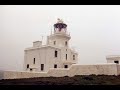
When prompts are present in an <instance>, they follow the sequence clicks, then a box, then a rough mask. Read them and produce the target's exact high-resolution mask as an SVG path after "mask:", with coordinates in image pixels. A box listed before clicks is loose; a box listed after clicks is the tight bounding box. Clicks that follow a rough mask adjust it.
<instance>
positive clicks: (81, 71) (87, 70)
mask: <svg viewBox="0 0 120 90" xmlns="http://www.w3.org/2000/svg"><path fill="white" fill-rule="evenodd" d="M1 74H3V75H2V76H3V78H4V79H13V78H31V77H50V76H53V77H62V76H70V77H72V76H74V75H91V74H95V75H102V74H104V75H119V74H120V65H117V64H99V65H72V66H71V67H70V68H69V69H68V68H67V69H64V68H63V69H61V68H60V69H59V68H57V69H54V68H53V69H52V68H51V69H50V70H49V71H48V72H25V71H24V72H17V71H4V73H1Z"/></svg>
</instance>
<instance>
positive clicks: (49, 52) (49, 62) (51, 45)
mask: <svg viewBox="0 0 120 90" xmlns="http://www.w3.org/2000/svg"><path fill="white" fill-rule="evenodd" d="M70 39H71V36H70V35H69V34H68V33H67V25H66V24H65V23H63V21H62V20H60V19H58V21H57V23H56V24H54V33H53V34H52V33H51V35H50V36H47V43H46V45H42V41H35V42H33V47H30V48H26V49H25V50H24V70H25V71H43V72H47V71H49V69H50V68H66V69H67V68H69V67H70V66H71V65H72V64H76V63H77V60H78V59H77V57H78V54H77V52H76V51H74V50H71V49H70V48H69V40H70Z"/></svg>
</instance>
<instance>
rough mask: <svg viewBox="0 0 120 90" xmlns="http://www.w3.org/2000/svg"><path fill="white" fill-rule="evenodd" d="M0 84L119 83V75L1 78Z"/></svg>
mask: <svg viewBox="0 0 120 90" xmlns="http://www.w3.org/2000/svg"><path fill="white" fill-rule="evenodd" d="M0 85H120V76H115V75H76V76H74V77H68V76H65V77H39V78H26V79H2V80H0Z"/></svg>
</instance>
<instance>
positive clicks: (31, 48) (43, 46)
mask: <svg viewBox="0 0 120 90" xmlns="http://www.w3.org/2000/svg"><path fill="white" fill-rule="evenodd" d="M47 47H51V48H56V49H60V48H58V47H55V46H50V45H42V46H40V47H30V48H26V49H25V51H26V50H35V49H41V48H47Z"/></svg>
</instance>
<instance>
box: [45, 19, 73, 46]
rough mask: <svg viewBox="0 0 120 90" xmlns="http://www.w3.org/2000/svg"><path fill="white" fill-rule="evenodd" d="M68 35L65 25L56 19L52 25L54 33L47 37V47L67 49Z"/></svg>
mask: <svg viewBox="0 0 120 90" xmlns="http://www.w3.org/2000/svg"><path fill="white" fill-rule="evenodd" d="M70 38H71V37H70V35H69V34H68V32H67V24H65V23H63V21H62V20H60V19H58V21H57V23H55V24H54V33H53V34H51V35H50V36H48V43H47V44H48V45H52V46H56V47H65V48H68V47H69V40H70Z"/></svg>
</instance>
